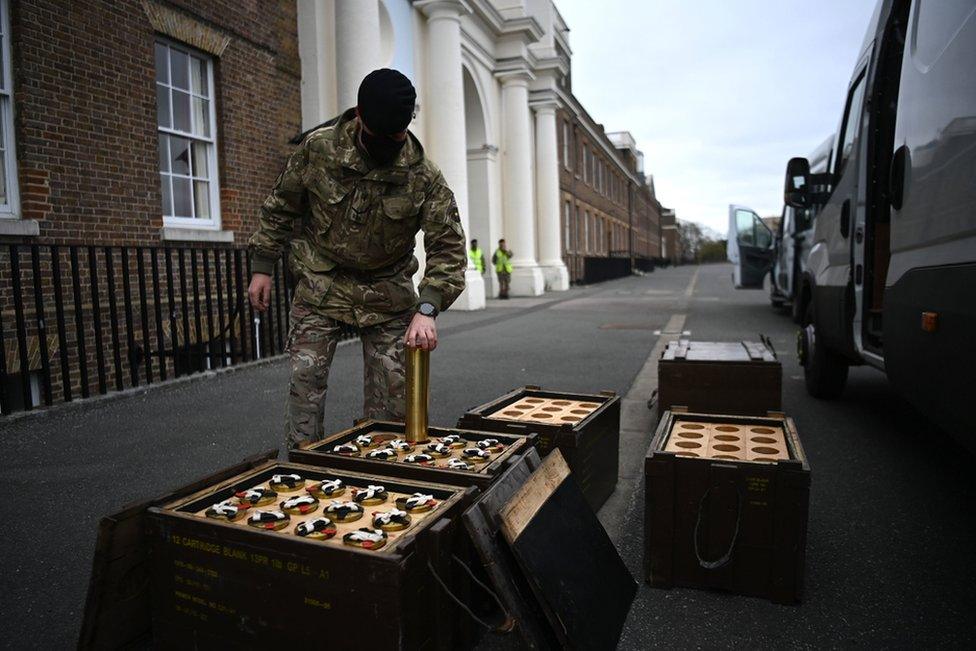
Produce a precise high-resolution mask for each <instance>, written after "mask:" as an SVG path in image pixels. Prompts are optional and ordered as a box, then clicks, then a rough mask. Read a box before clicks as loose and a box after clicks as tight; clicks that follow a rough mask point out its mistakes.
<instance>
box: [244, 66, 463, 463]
mask: <svg viewBox="0 0 976 651" xmlns="http://www.w3.org/2000/svg"><path fill="white" fill-rule="evenodd" d="M415 101H416V93H415V92H414V90H413V86H412V85H410V82H409V81H408V80H407V78H406V77H404V76H403V75H402V74H400V73H398V72H396V71H393V70H386V69H384V70H377V71H374V72H373V73H370V75H368V76H367V77H366V79H364V80H363V84H362V86H361V87H360V90H359V105H358V106H357V107H356V108H354V109H349V110H348V111H346V112H345V113H343V114H342V115H340V116H339V117H337V118H335V119H334V120H331V121H330V122H327V123H325V124H324V125H322V126H321V127H319V128H316V129H314V130H312V131H311V132H310V133H308V134H306V135H305V137H304V138H303V139H302V141H301V145H300V146H299V147H298V149H297V150H296V151H295V152H294V153H293V154H292V155H291V157H290V158H289V160H288V163H287V167H286V168H285V171H284V172H283V173H282V174H281V176H279V177H278V180H277V182H276V183H275V187H274V189H273V190H272V192H271V194H270V196H268V198H267V199H266V200H265V202H264V205H263V206H262V209H261V219H260V226H259V228H258V230H257V232H256V233H255V234H254V235H253V236H252V237H251V239H250V243H249V249H250V255H251V260H252V271H253V276H252V281H251V287H250V288H249V293H250V298H251V302H252V303H253V304H254V306H255V307H256V308H257V309H259V310H264V309H266V308H267V303H268V299H269V297H270V274H271V273H272V270H273V268H274V263H275V261H276V260H277V258H278V257H279V256H280V255H281V252H282V249H283V247H284V246H285V244H286V243H288V242H290V243H291V251H290V259H289V263H290V265H291V269H292V271H293V272H294V275H295V278H296V280H297V286H296V288H295V294H294V301H293V305H292V311H291V331H290V332H289V334H288V353H289V355H290V357H291V366H292V375H291V382H290V386H289V393H288V398H287V403H286V408H285V411H286V437H287V442H288V445H289V446H295V445H298V444H299V443H301V442H303V441H305V440H309V439H311V440H320V439H321V438H322V437H323V407H324V404H325V394H326V383H327V379H328V375H329V367H330V365H331V363H332V357H333V354H334V353H335V349H336V344H337V343H338V340H339V336H340V332H341V328H342V324H344V323H345V324H351V325H354V326H356V327H358V328H359V330H360V333H361V338H362V345H363V360H364V367H365V373H364V375H365V377H364V386H365V390H364V413H365V416H366V417H368V418H382V419H393V420H403V419H404V393H405V383H406V382H405V371H404V357H405V356H404V344H406V345H411V346H417V347H420V348H424V349H427V350H433V348H434V347H435V346H436V345H437V332H436V327H435V325H434V317H436V315H437V313H438V312H439V311H441V310H444V309H446V308H447V307H448V306H450V305H451V303H453V302H454V300H455V299H456V298H457V297H458V295H459V294H460V293H461V291H462V290H463V289H464V269H465V266H466V262H467V255H466V251H465V242H464V232H463V230H462V228H461V222H460V217H459V215H458V209H457V203H456V202H455V200H454V194H453V193H452V192H451V190H450V188H448V186H447V183H446V182H445V180H444V177H443V176H442V175H441V172H440V171H439V170H438V169H437V167H436V166H435V165H434V164H433V163H432V162H431V161H430V160H429V159H427V158H426V156H425V155H424V150H423V148H422V147H421V145H420V142H419V141H418V140H417V138H416V137H414V135H413V134H411V133H409V132H408V131H407V130H406V127H407V125H408V124H409V122H410V119H411V118H412V116H413V110H414V105H415ZM296 227H297V228H296ZM420 230H423V232H424V249H425V251H426V256H427V264H426V267H425V270H424V277H423V280H422V281H421V282H420V296H419V299H418V296H417V293H416V291H415V290H414V284H413V280H412V276H413V275H414V273H416V271H417V270H418V268H419V264H418V262H417V259H416V258H415V257H414V254H413V252H414V243H415V241H416V235H417V233H418V231H420ZM296 231H297V234H295V233H296Z"/></svg>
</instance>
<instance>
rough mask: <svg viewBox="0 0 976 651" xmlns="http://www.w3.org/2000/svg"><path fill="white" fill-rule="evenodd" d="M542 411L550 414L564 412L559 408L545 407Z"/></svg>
mask: <svg viewBox="0 0 976 651" xmlns="http://www.w3.org/2000/svg"><path fill="white" fill-rule="evenodd" d="M542 411H550V412H552V411H562V409H560V408H559V407H543V408H542Z"/></svg>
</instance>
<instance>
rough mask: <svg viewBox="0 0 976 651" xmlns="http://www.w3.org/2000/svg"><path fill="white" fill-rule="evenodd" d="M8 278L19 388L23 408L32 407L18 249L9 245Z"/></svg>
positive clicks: (13, 245) (14, 245)
mask: <svg viewBox="0 0 976 651" xmlns="http://www.w3.org/2000/svg"><path fill="white" fill-rule="evenodd" d="M10 278H11V281H12V282H13V292H14V319H15V326H16V328H17V355H18V356H19V357H20V388H21V391H22V392H23V397H24V409H32V408H33V406H34V404H33V403H34V401H33V399H32V394H31V387H30V360H29V359H28V358H27V323H26V321H25V320H24V302H23V296H21V294H20V249H19V247H18V246H17V245H16V244H11V245H10Z"/></svg>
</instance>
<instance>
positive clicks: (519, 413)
mask: <svg viewBox="0 0 976 651" xmlns="http://www.w3.org/2000/svg"><path fill="white" fill-rule="evenodd" d="M502 415H503V416H521V415H522V412H520V411H511V410H509V411H503V412H502Z"/></svg>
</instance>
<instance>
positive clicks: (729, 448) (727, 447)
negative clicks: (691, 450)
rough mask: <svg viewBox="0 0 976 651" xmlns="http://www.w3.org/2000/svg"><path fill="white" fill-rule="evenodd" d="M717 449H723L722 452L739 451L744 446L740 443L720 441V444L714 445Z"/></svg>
mask: <svg viewBox="0 0 976 651" xmlns="http://www.w3.org/2000/svg"><path fill="white" fill-rule="evenodd" d="M712 447H713V448H715V449H716V450H721V451H722V452H738V451H739V450H741V449H742V448H740V447H739V446H738V445H732V444H731V443H719V444H718V445H713V446H712Z"/></svg>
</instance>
